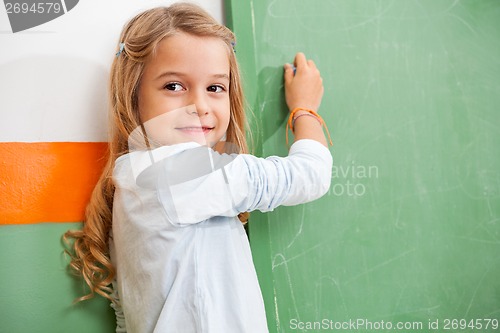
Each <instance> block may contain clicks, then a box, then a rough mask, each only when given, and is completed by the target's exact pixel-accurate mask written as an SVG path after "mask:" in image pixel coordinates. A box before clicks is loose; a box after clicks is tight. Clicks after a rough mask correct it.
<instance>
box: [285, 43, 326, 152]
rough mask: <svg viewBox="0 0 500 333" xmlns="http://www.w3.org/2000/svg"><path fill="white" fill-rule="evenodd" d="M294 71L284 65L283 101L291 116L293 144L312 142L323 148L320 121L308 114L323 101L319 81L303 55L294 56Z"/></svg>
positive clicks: (312, 66) (321, 87)
mask: <svg viewBox="0 0 500 333" xmlns="http://www.w3.org/2000/svg"><path fill="white" fill-rule="evenodd" d="M294 65H295V68H296V69H295V70H294V68H293V66H292V65H291V64H286V65H285V74H284V76H285V99H286V103H287V105H288V108H289V109H290V111H293V110H296V109H303V110H298V111H296V112H294V115H293V133H294V136H295V141H298V140H301V139H312V140H315V141H318V142H320V143H321V144H323V145H324V146H327V142H326V138H325V135H324V133H323V128H322V124H321V120H320V119H319V118H316V117H315V116H313V115H312V114H311V113H310V112H309V111H305V110H312V111H314V112H317V111H318V109H319V106H320V104H321V99H322V97H323V92H324V88H323V79H322V78H321V75H320V72H319V70H318V68H317V67H316V65H315V64H314V62H313V61H312V60H307V59H306V56H305V55H304V54H303V53H297V55H296V56H295V61H294Z"/></svg>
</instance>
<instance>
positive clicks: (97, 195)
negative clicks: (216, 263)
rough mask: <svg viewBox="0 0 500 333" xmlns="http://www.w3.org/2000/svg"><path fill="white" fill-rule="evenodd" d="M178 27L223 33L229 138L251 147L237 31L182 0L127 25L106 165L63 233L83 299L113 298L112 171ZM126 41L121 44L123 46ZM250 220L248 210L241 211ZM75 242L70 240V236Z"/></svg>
mask: <svg viewBox="0 0 500 333" xmlns="http://www.w3.org/2000/svg"><path fill="white" fill-rule="evenodd" d="M176 32H184V33H188V34H192V35H195V36H201V37H216V38H220V39H221V40H223V41H224V42H225V44H226V45H227V50H228V55H229V64H230V70H229V73H230V75H229V76H230V86H229V92H230V96H229V99H230V122H229V127H228V129H227V133H226V140H227V142H230V143H231V144H233V145H235V146H237V147H238V148H239V150H240V153H246V152H247V150H248V149H247V143H246V138H245V113H244V103H243V91H242V85H241V79H240V74H239V69H238V64H237V62H236V57H235V55H234V51H233V46H234V44H235V36H234V34H233V33H232V32H231V31H230V30H229V29H228V28H226V27H225V26H223V25H221V24H219V23H218V22H217V21H215V20H214V19H213V18H212V17H211V16H210V15H209V14H207V13H206V12H205V11H204V10H202V9H201V8H200V7H198V6H196V5H192V4H185V3H177V4H173V5H171V6H169V7H159V8H154V9H150V10H147V11H144V12H142V13H140V14H138V15H137V16H135V17H134V18H132V19H131V20H130V21H129V22H128V23H127V24H126V25H125V27H124V28H123V31H122V33H121V36H120V42H121V43H123V49H122V51H121V52H120V53H118V54H117V56H116V58H115V59H114V61H113V63H112V66H111V73H110V81H109V101H110V116H111V119H110V142H109V152H108V160H107V164H106V166H105V167H104V170H103V172H102V175H101V177H100V178H99V181H98V182H97V184H96V186H95V188H94V191H93V193H92V197H91V199H90V203H89V204H88V206H87V209H86V213H85V221H84V224H83V227H82V229H81V230H71V231H68V232H66V233H65V234H64V236H63V238H64V240H65V241H66V244H68V247H69V250H67V253H68V254H69V255H70V256H71V262H70V267H71V269H72V271H74V272H75V273H77V274H78V275H81V276H82V277H83V279H84V280H85V283H86V284H87V285H88V286H89V288H90V292H89V293H88V294H87V295H85V296H83V297H80V298H78V299H77V300H79V301H80V300H85V299H89V298H92V297H93V296H94V295H95V293H97V294H99V295H101V296H103V297H106V298H108V299H110V300H112V299H111V297H110V296H109V294H110V293H111V292H112V290H111V288H110V287H109V285H110V284H111V282H112V281H113V279H114V278H115V274H116V272H115V269H114V267H113V265H112V263H111V260H110V256H109V237H110V230H111V226H112V207H113V195H114V190H115V187H114V184H113V181H112V171H113V168H114V164H115V160H116V159H117V158H118V157H119V156H121V155H123V154H126V153H128V138H129V135H130V134H131V132H132V131H133V130H134V129H135V128H137V127H138V126H140V125H141V124H140V119H139V110H138V89H139V84H140V82H141V77H142V74H143V72H144V67H145V65H146V63H147V61H148V60H149V59H150V57H152V56H154V55H155V50H156V48H157V46H158V44H159V43H160V42H161V41H162V40H163V39H165V38H167V37H169V36H172V35H173V34H175V33H176ZM120 46H121V45H120ZM239 218H240V220H241V221H242V222H246V220H247V219H248V214H247V213H243V214H240V216H239ZM71 239H73V240H74V242H73V243H72V244H71V243H70V240H71Z"/></svg>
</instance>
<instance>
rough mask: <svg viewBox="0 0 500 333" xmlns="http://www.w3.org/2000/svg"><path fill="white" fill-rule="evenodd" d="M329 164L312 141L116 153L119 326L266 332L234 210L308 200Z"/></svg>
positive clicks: (324, 184)
mask: <svg viewBox="0 0 500 333" xmlns="http://www.w3.org/2000/svg"><path fill="white" fill-rule="evenodd" d="M193 152H194V153H193ZM331 168H332V157H331V154H330V152H329V150H328V149H327V148H326V147H324V146H323V145H321V144H320V143H318V142H316V141H313V140H300V141H297V142H295V143H294V144H293V145H292V147H291V149H290V152H289V156H288V157H284V158H283V157H276V156H272V157H268V158H266V159H263V158H257V157H255V156H252V155H247V154H242V155H236V154H234V155H227V154H218V153H216V152H214V151H213V150H211V149H209V148H207V147H201V146H199V145H198V144H196V143H189V144H179V145H175V146H168V147H167V146H165V147H160V148H157V149H154V150H153V151H149V152H145V151H137V152H132V153H129V154H127V155H124V156H121V157H120V158H118V159H117V161H116V164H115V169H114V172H113V180H114V183H115V186H116V190H115V196H114V204H113V228H112V239H111V242H110V243H111V245H110V247H111V259H112V261H113V264H114V265H115V267H116V269H117V283H116V287H117V293H118V295H119V298H120V303H121V307H122V310H123V314H124V316H125V324H126V331H127V332H129V333H145V332H159V333H164V332H186V333H189V332H204V333H205V332H210V333H211V332H214V333H224V332H241V333H244V332H249V333H259V332H268V328H267V323H266V315H265V310H264V303H263V300H262V295H261V291H260V287H259V284H258V280H257V275H256V272H255V268H254V265H253V261H252V256H251V252H250V246H249V243H248V239H247V237H246V234H245V231H244V229H243V226H242V224H241V223H240V221H239V220H238V218H237V217H235V216H237V214H238V213H240V212H245V211H252V210H256V209H258V210H260V211H263V212H266V211H272V210H273V209H274V208H276V207H278V206H280V205H295V204H299V203H304V202H308V201H312V200H314V199H317V198H319V197H320V196H322V195H323V194H325V193H326V192H327V191H328V188H329V186H330V178H331ZM119 310H120V309H118V310H117V312H119ZM117 331H119V328H117Z"/></svg>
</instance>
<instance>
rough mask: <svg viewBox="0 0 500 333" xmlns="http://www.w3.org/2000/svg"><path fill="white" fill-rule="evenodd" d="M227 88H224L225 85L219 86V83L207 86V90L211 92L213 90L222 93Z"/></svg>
mask: <svg viewBox="0 0 500 333" xmlns="http://www.w3.org/2000/svg"><path fill="white" fill-rule="evenodd" d="M225 90H226V89H224V87H223V86H219V85H212V86H210V87H208V88H207V91H209V92H213V93H221V92H223V91H225Z"/></svg>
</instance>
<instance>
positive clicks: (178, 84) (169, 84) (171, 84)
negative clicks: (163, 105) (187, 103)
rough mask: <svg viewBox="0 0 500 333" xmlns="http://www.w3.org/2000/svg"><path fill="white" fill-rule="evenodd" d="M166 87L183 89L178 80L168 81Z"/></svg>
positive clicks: (174, 89) (171, 89)
mask: <svg viewBox="0 0 500 333" xmlns="http://www.w3.org/2000/svg"><path fill="white" fill-rule="evenodd" d="M164 88H165V89H167V90H170V91H181V90H182V89H183V87H182V85H181V84H180V83H176V82H172V83H167V84H166V85H165V87H164Z"/></svg>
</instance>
